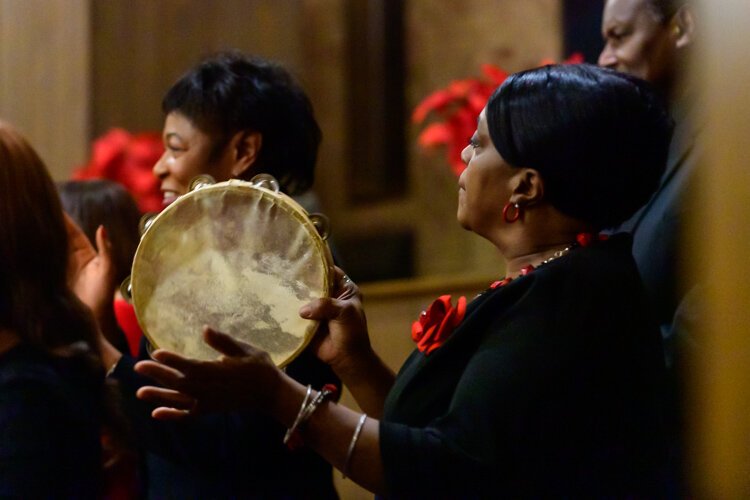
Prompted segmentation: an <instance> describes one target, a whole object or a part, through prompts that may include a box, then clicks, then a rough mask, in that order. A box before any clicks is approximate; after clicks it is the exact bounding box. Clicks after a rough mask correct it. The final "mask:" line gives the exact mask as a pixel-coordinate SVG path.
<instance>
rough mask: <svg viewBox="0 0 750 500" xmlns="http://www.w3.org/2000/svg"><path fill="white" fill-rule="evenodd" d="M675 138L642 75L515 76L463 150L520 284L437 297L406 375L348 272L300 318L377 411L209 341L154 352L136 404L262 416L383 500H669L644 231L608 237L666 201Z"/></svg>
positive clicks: (474, 223) (474, 213)
mask: <svg viewBox="0 0 750 500" xmlns="http://www.w3.org/2000/svg"><path fill="white" fill-rule="evenodd" d="M550 109H554V110H555V111H556V112H555V113H550ZM670 134H671V121H670V119H669V117H668V115H667V112H666V110H665V108H664V107H663V105H662V104H661V102H660V100H659V99H658V97H657V96H656V94H655V92H654V91H653V90H652V89H651V87H650V86H649V85H648V84H647V83H646V82H643V81H642V80H640V79H638V78H635V77H632V76H629V75H623V74H621V73H617V72H614V71H611V70H607V69H604V68H599V67H596V66H591V65H571V66H546V67H543V68H539V69H535V70H530V71H525V72H521V73H517V74H514V75H511V76H510V77H509V78H508V79H507V80H506V81H505V83H504V84H503V85H502V86H501V87H500V88H499V89H497V90H496V91H495V93H494V94H493V96H492V97H491V98H490V100H489V102H488V104H487V106H486V108H485V110H484V111H483V112H482V113H481V115H480V119H479V123H478V127H477V130H476V132H475V133H474V135H473V137H472V138H471V140H470V144H469V145H468V146H467V147H466V148H465V149H464V151H463V155H462V156H463V159H464V161H465V162H466V164H467V168H466V169H465V170H464V172H463V173H462V174H461V176H460V178H459V181H458V211H457V219H458V222H459V223H460V224H461V225H462V226H463V227H464V228H466V229H468V230H471V231H473V232H474V233H476V234H477V235H479V236H481V237H483V238H485V239H487V240H489V241H490V242H492V243H493V244H494V246H495V247H496V248H497V250H498V252H499V253H500V254H501V255H502V256H503V257H504V259H505V261H506V272H507V274H506V276H505V277H504V278H501V277H499V279H498V280H497V281H496V282H494V283H492V284H491V285H490V286H489V287H488V289H487V290H485V291H483V292H482V293H480V294H479V295H478V296H477V297H475V298H474V299H473V300H471V302H468V301H467V300H466V299H465V298H463V297H461V298H458V300H456V301H455V302H454V301H453V300H452V298H451V297H449V296H443V297H440V298H439V299H438V300H436V301H435V303H433V304H432V305H431V306H430V307H429V308H428V309H427V310H426V311H425V312H424V313H422V315H420V319H419V320H418V321H417V322H415V323H414V324H413V325H412V332H411V334H412V337H413V339H414V340H415V341H416V342H417V349H415V351H414V352H413V353H412V354H411V356H410V357H409V358H408V359H407V361H406V363H405V364H404V366H403V367H402V368H401V370H400V372H399V374H398V376H394V374H393V373H392V372H391V371H390V370H389V369H388V368H387V367H386V365H385V364H384V363H383V361H382V360H381V359H380V358H379V357H378V356H377V354H376V353H375V352H374V351H373V350H372V348H371V345H370V342H369V337H368V332H367V325H366V320H365V313H364V309H363V307H362V297H361V295H360V293H359V291H358V289H357V287H356V285H354V284H353V283H352V282H351V280H350V279H348V278H347V277H346V276H345V275H344V274H343V272H342V271H341V270H339V271H338V275H337V291H336V294H335V295H334V298H321V299H319V300H316V301H313V302H312V303H310V304H308V305H306V306H304V307H303V308H302V309H301V311H300V315H301V316H302V317H304V318H312V319H318V320H322V321H326V322H327V328H326V329H323V330H322V332H321V334H320V335H319V336H318V337H317V338H316V340H314V342H315V344H314V346H315V348H316V352H317V355H318V357H319V358H320V359H322V360H324V361H325V362H327V363H329V364H330V365H331V366H332V367H333V369H334V370H335V371H336V373H337V374H338V375H339V376H340V377H341V379H342V381H344V383H345V385H346V386H347V388H348V389H349V390H350V391H351V393H352V394H353V396H354V397H355V399H356V400H357V403H358V404H359V406H360V408H362V410H363V411H364V412H366V414H359V413H357V412H354V411H352V410H349V409H347V408H344V407H342V406H340V405H337V404H335V403H334V402H332V401H330V398H329V397H328V396H329V395H328V394H327V392H326V391H325V390H324V391H315V390H312V389H311V388H309V387H307V388H306V387H305V385H304V384H300V383H298V382H296V381H294V380H293V379H292V378H290V377H289V376H288V375H287V374H285V373H283V372H282V371H280V370H279V369H278V368H277V367H276V366H274V365H273V364H272V363H271V361H270V357H269V356H268V354H267V353H263V352H262V351H259V350H258V349H256V348H253V347H252V346H249V345H247V344H244V343H240V342H237V341H235V340H234V339H232V338H231V337H229V336H227V335H225V334H222V333H220V332H216V331H214V330H212V329H211V328H207V329H206V330H204V339H205V340H206V341H207V342H208V344H209V345H211V346H213V347H214V348H215V349H216V350H217V351H219V352H220V353H222V354H223V356H222V357H220V358H218V359H217V360H216V361H208V362H206V361H197V360H190V359H187V358H184V357H183V356H180V355H178V354H175V353H170V352H167V351H163V350H162V351H156V352H155V353H154V358H155V359H156V360H157V361H158V362H157V361H142V362H140V363H139V364H138V365H137V371H138V372H139V373H142V374H144V375H148V376H151V377H153V378H155V379H156V380H158V381H160V382H161V383H162V385H163V386H165V387H154V386H152V387H144V388H141V389H140V390H139V393H138V396H139V397H140V398H143V399H144V400H147V401H152V402H156V403H157V404H162V405H163V406H162V407H160V408H158V409H156V410H155V411H154V417H155V418H158V419H167V420H173V419H177V420H180V421H183V422H187V421H189V418H190V416H191V415H193V414H198V415H199V414H201V413H202V412H211V411H216V410H226V409H227V408H244V409H248V410H250V409H252V410H254V411H260V412H263V413H264V414H267V415H269V416H270V417H272V418H274V419H276V420H278V421H279V422H281V423H282V424H283V425H284V426H287V427H288V428H289V431H288V432H289V434H290V435H291V436H297V437H298V438H300V439H302V440H303V441H304V442H305V443H307V444H308V445H309V446H311V447H312V448H313V449H315V450H316V451H318V452H319V453H320V454H321V455H322V456H323V457H325V458H326V460H328V461H329V462H330V463H332V464H333V465H334V466H336V467H337V468H339V469H340V470H342V472H343V473H344V474H346V475H347V476H350V477H351V478H352V479H353V480H355V481H357V482H358V483H359V484H361V485H363V486H365V487H366V488H368V489H370V490H372V491H374V492H376V493H378V494H380V495H384V496H386V497H392V498H521V497H523V498H548V497H553V498H659V497H660V496H661V495H663V492H664V490H663V464H664V455H665V453H664V452H665V450H664V442H663V429H662V427H661V426H662V420H661V412H660V404H661V398H662V395H661V389H662V387H661V384H660V381H661V379H662V376H663V374H664V358H663V352H662V348H661V337H660V335H659V331H658V328H657V326H656V323H655V321H654V320H653V317H652V315H651V314H650V310H649V307H648V303H647V301H646V298H645V296H644V293H643V285H642V282H641V280H640V278H639V275H638V271H637V269H636V266H635V262H634V261H633V257H632V255H631V249H630V237H629V236H628V235H626V234H621V235H614V236H612V237H610V238H608V239H607V238H604V237H599V236H598V235H597V233H598V232H599V231H600V230H602V229H604V228H607V227H611V226H614V225H617V224H619V223H621V222H622V221H624V220H626V219H627V218H629V217H630V216H631V215H632V214H633V213H634V212H635V211H636V210H637V209H638V207H640V206H641V205H642V204H643V203H644V202H645V201H646V200H647V199H648V198H649V197H650V196H651V194H652V193H653V191H654V189H655V188H656V186H657V185H658V181H659V178H660V176H661V173H662V170H663V168H664V164H665V162H666V158H667V149H668V145H669V140H670ZM405 334H407V333H406V332H405Z"/></svg>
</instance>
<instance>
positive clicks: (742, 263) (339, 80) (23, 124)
mask: <svg viewBox="0 0 750 500" xmlns="http://www.w3.org/2000/svg"><path fill="white" fill-rule="evenodd" d="M719 3H720V7H721V8H720V10H719V9H718V6H717V5H715V4H716V2H709V1H708V0H703V1H702V2H699V3H698V4H699V8H700V9H701V18H702V20H703V22H701V23H700V24H699V33H700V35H701V37H702V38H703V40H702V42H703V43H702V53H701V54H699V58H698V61H697V64H696V66H695V71H694V73H695V76H696V78H697V79H698V80H699V82H700V83H701V85H702V86H703V89H704V92H705V103H706V109H707V123H708V128H709V130H708V134H707V137H708V142H707V144H706V147H707V148H708V149H709V151H710V154H711V155H713V158H715V159H716V162H714V163H712V165H711V170H710V171H706V172H704V174H703V176H704V178H703V182H702V186H703V190H702V192H701V193H699V195H698V199H696V200H695V203H698V204H700V206H701V207H702V209H703V210H702V212H703V213H704V214H705V217H704V218H703V219H702V220H699V221H693V224H694V238H693V239H692V242H691V243H690V244H689V245H687V246H686V248H685V252H686V253H689V254H691V255H693V257H694V260H693V262H699V263H700V264H696V265H694V267H692V268H690V269H686V270H685V272H690V273H701V275H703V276H706V280H707V286H706V290H705V294H706V298H707V303H708V304H709V311H707V315H706V317H707V321H706V326H705V332H704V335H705V336H706V337H708V338H710V339H711V340H712V342H711V343H710V344H709V346H710V347H708V352H707V353H706V354H707V355H706V356H705V359H703V360H702V361H701V363H700V364H697V365H696V366H695V367H694V369H693V373H692V374H691V375H692V376H693V377H694V379H693V387H694V388H695V394H696V395H695V400H696V401H701V404H696V405H695V406H694V407H693V408H692V410H693V411H691V412H690V413H691V425H692V426H693V433H692V435H693V436H694V446H693V454H692V460H691V461H692V463H693V464H694V468H693V469H692V472H691V477H690V480H691V481H693V482H694V483H696V485H698V488H699V489H698V491H700V492H701V497H703V496H705V497H706V498H743V497H748V496H750V452H748V450H750V446H749V445H750V439H749V438H750V396H748V390H747V389H748V387H749V386H750V354H749V353H750V336H748V334H749V333H750V332H748V331H747V325H748V324H750V313H748V311H749V310H750V308H748V304H749V303H750V291H749V288H748V285H747V284H748V283H750V272H749V271H750V265H748V264H747V262H746V261H747V258H746V257H747V255H750V234H748V229H747V222H743V221H747V219H748V203H749V202H748V200H750V179H749V178H748V177H750V173H749V172H750V170H749V169H748V168H747V160H746V157H747V155H746V154H745V150H746V146H745V143H746V141H747V140H746V137H748V135H749V134H750V123H748V121H750V98H748V93H747V84H746V82H747V81H748V77H750V74H748V73H750V70H749V69H748V67H749V66H748V60H747V56H746V50H745V48H746V47H747V46H748V45H749V44H750V34H748V33H747V30H746V29H744V28H743V27H744V26H745V25H746V24H747V20H748V19H750V2H747V0H724V1H723V2H719ZM602 4H603V1H602V0H403V1H398V0H222V1H212V2H208V1H205V0H0V117H1V118H2V119H4V120H7V121H9V122H12V123H14V124H15V125H16V126H17V127H18V128H19V129H21V130H22V131H23V133H24V134H26V136H27V137H28V138H29V139H30V141H31V143H32V144H33V145H34V146H35V147H36V148H37V150H38V151H39V152H40V154H41V155H42V157H43V159H44V160H45V162H46V163H47V165H48V166H49V167H50V169H51V170H52V172H53V174H54V176H55V177H56V179H58V180H62V179H65V178H67V177H69V176H70V174H71V172H72V171H73V170H74V168H76V167H78V166H80V165H82V164H84V163H86V162H87V160H88V158H89V156H90V153H91V144H92V141H93V140H94V139H95V138H96V137H98V136H100V135H101V134H104V133H105V132H107V131H108V130H110V129H111V128H112V127H122V128H124V129H127V130H129V131H131V132H145V131H157V132H158V131H160V130H161V126H162V119H163V117H162V114H161V110H160V102H161V97H162V95H163V94H164V92H165V91H166V90H167V89H168V88H169V86H170V85H171V84H172V83H173V82H174V80H175V79H176V78H177V77H178V76H179V75H180V74H181V73H182V72H184V71H185V70H186V69H188V68H189V67H190V66H192V65H193V64H195V63H196V62H197V61H198V60H199V59H200V58H201V57H202V56H204V55H207V54H210V53H211V52H213V51H216V50H220V49H227V48H237V49H240V50H242V51H244V52H246V53H249V54H257V55H260V56H264V57H267V58H271V59H274V60H277V61H279V62H281V63H283V64H284V65H285V66H286V67H287V68H289V69H290V70H291V71H292V73H293V74H294V75H295V76H296V77H297V78H298V79H299V80H300V82H301V83H302V85H303V87H304V88H305V89H306V90H307V92H308V94H309V95H310V97H311V99H312V102H313V104H314V107H315V109H316V113H317V117H318V120H319V122H320V125H321V128H322V129H323V133H324V140H323V145H322V149H321V152H320V157H319V163H318V165H319V166H318V171H317V180H316V183H315V187H314V189H315V192H316V193H317V195H318V197H319V199H320V202H321V204H322V208H323V211H324V212H325V213H326V214H327V215H328V216H329V217H330V218H331V221H332V227H333V239H334V242H335V244H336V247H337V250H338V252H339V254H340V256H341V259H342V262H343V263H344V265H345V267H346V268H347V271H348V273H349V274H350V276H352V277H353V278H354V279H355V280H357V281H358V282H360V283H364V284H365V285H364V286H363V288H364V290H365V293H366V296H367V300H368V314H369V316H368V317H369V318H370V323H371V328H372V331H373V343H374V344H375V347H376V348H378V349H381V350H383V351H384V352H386V357H387V358H388V360H389V362H390V363H391V364H392V365H393V366H394V367H397V366H399V365H400V363H401V361H403V358H404V357H405V355H406V353H408V352H409V350H410V349H411V347H412V344H411V341H410V339H409V323H410V321H411V320H412V319H415V318H416V314H417V312H418V311H419V310H421V309H422V308H424V307H425V306H426V305H427V304H429V302H430V301H431V300H432V298H434V297H435V296H436V295H438V294H441V293H463V294H466V295H467V296H473V295H471V294H474V293H476V292H477V291H479V290H481V289H483V288H485V287H486V286H487V284H488V283H489V282H490V281H492V280H493V279H496V278H497V277H499V276H502V275H503V268H502V264H501V262H500V259H499V257H498V256H497V255H496V254H495V251H494V249H493V248H492V247H491V246H490V244H489V243H487V242H486V241H484V240H482V239H480V238H477V237H475V236H472V235H471V234H469V233H467V232H465V231H463V230H462V229H461V228H459V227H458V225H457V224H456V223H455V209H456V207H455V205H456V195H457V186H456V175H455V173H454V172H453V171H452V169H451V164H450V162H449V159H448V158H447V156H446V154H445V151H444V150H441V149H439V148H438V149H437V150H435V151H431V152H430V151H426V150H424V149H423V148H421V147H420V146H419V145H418V136H419V134H420V132H421V131H422V129H423V127H424V124H419V125H418V124H415V123H413V121H412V118H411V117H412V113H413V110H414V108H415V107H417V105H418V104H419V103H420V102H422V100H423V99H425V98H426V97H427V96H429V95H431V94H432V93H433V92H435V91H436V90H438V89H444V88H446V87H447V86H449V85H450V84H451V82H454V81H458V80H463V79H467V78H475V79H478V78H482V72H481V67H482V65H484V64H491V65H493V66H495V67H497V68H500V69H502V70H504V71H507V72H514V71H518V70H522V69H526V68H530V67H533V66H537V65H539V64H540V63H541V62H542V61H545V60H547V61H549V60H552V61H562V60H564V59H566V58H567V57H568V56H570V55H572V54H574V53H580V54H581V55H582V56H583V58H584V59H586V60H587V61H590V62H595V60H596V55H597V54H598V52H599V50H600V49H601V37H600V35H599V24H600V19H601V17H600V16H601V11H602ZM428 121H429V120H428ZM465 139H466V140H468V137H466V138H465ZM0 196H2V193H0ZM342 484H343V483H342ZM342 496H343V497H344V498H356V497H359V496H362V497H364V498H369V497H370V496H369V495H366V494H364V493H362V492H361V491H359V490H357V489H356V488H354V487H353V486H352V485H348V484H343V486H342Z"/></svg>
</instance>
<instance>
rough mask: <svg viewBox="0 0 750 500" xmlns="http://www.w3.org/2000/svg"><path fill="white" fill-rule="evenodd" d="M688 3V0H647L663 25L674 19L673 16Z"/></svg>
mask: <svg viewBox="0 0 750 500" xmlns="http://www.w3.org/2000/svg"><path fill="white" fill-rule="evenodd" d="M686 3H687V1H686V0H682V1H680V0H646V4H647V5H648V6H649V7H650V8H651V10H653V11H654V13H655V14H656V15H657V16H658V17H659V21H661V22H662V23H666V22H668V21H669V20H670V19H672V16H674V15H675V13H676V12H677V11H678V10H679V9H680V7H682V6H683V5H685V4H686Z"/></svg>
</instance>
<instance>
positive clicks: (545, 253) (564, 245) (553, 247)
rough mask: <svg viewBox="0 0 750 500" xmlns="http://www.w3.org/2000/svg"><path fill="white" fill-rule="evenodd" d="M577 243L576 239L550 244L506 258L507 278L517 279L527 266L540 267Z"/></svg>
mask: <svg viewBox="0 0 750 500" xmlns="http://www.w3.org/2000/svg"><path fill="white" fill-rule="evenodd" d="M574 242H575V237H573V238H571V239H569V240H566V241H559V242H555V243H549V244H545V245H542V246H539V247H537V248H534V249H531V250H526V251H521V252H520V253H518V254H516V255H513V256H509V257H506V258H505V265H506V267H505V269H506V272H505V276H506V277H508V278H517V277H518V276H519V275H520V274H521V269H523V268H524V267H526V266H529V265H531V266H534V267H538V266H539V265H541V264H542V263H543V262H544V261H546V260H548V259H552V258H554V257H555V256H556V254H557V255H559V253H558V252H563V251H565V249H569V248H570V247H571V246H572V245H573V244H574Z"/></svg>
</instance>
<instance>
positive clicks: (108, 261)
mask: <svg viewBox="0 0 750 500" xmlns="http://www.w3.org/2000/svg"><path fill="white" fill-rule="evenodd" d="M65 226H66V228H67V230H68V246H69V248H68V285H69V286H70V288H71V290H73V293H75V294H76V296H78V298H79V299H80V300H81V302H83V303H84V304H86V305H87V306H88V307H89V308H90V309H91V311H92V312H93V313H94V317H96V319H97V321H100V322H102V321H104V322H109V321H110V319H111V320H113V319H114V310H113V308H112V300H113V298H114V293H115V288H116V283H115V269H114V264H113V263H112V245H111V243H110V242H109V241H108V240H107V236H106V231H105V229H104V226H99V228H98V229H97V230H96V247H97V248H96V249H94V247H93V246H92V245H91V242H90V241H89V239H88V238H87V237H86V235H85V234H84V232H83V231H82V230H81V228H80V227H78V225H76V223H75V222H73V220H72V219H71V218H70V217H69V216H68V215H67V214H65ZM101 326H102V327H104V326H105V325H101Z"/></svg>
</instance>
